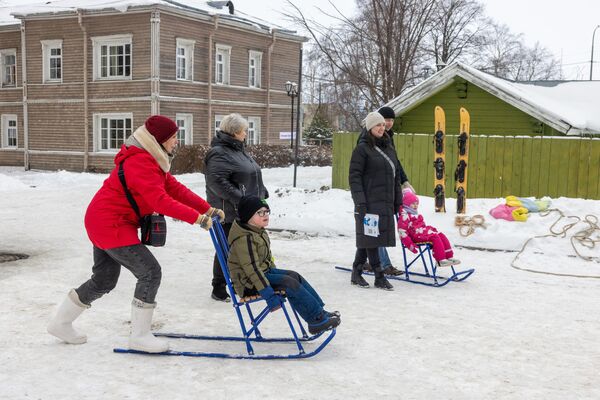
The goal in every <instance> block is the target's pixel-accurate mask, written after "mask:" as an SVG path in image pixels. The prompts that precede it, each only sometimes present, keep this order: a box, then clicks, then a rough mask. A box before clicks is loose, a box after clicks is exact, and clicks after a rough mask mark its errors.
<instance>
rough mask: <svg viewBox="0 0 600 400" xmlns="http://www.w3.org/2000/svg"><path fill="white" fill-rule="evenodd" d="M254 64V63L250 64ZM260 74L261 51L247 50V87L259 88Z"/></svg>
mask: <svg viewBox="0 0 600 400" xmlns="http://www.w3.org/2000/svg"><path fill="white" fill-rule="evenodd" d="M252 64H254V65H252ZM261 74H262V52H260V51H255V50H250V51H249V52H248V87H252V88H260V87H261V79H260V78H261Z"/></svg>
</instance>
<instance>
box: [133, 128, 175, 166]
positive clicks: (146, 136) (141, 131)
mask: <svg viewBox="0 0 600 400" xmlns="http://www.w3.org/2000/svg"><path fill="white" fill-rule="evenodd" d="M125 145H127V146H128V147H129V146H135V147H139V148H141V149H144V150H146V151H147V152H148V153H150V154H151V155H152V157H154V159H155V160H156V162H157V163H158V165H159V166H160V168H161V169H162V170H163V171H164V172H169V170H170V169H171V161H172V159H173V156H172V155H171V154H169V153H167V151H166V150H165V149H164V148H163V147H162V146H161V145H160V144H159V143H158V142H157V141H156V138H155V137H154V136H152V135H151V134H150V132H148V130H147V129H146V127H145V126H144V125H142V126H140V127H139V128H137V129H136V130H135V132H133V135H131V136H130V137H129V138H128V139H127V141H126V142H125Z"/></svg>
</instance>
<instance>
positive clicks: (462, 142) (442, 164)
mask: <svg viewBox="0 0 600 400" xmlns="http://www.w3.org/2000/svg"><path fill="white" fill-rule="evenodd" d="M470 127H471V117H470V115H469V112H468V111H467V110H466V109H465V108H462V107H461V109H460V134H459V135H458V164H457V165H456V170H455V172H454V179H455V181H456V183H455V188H454V191H455V192H456V212H457V213H458V214H464V213H465V212H466V210H467V165H468V159H469V132H470ZM445 139H446V114H445V113H444V109H443V108H442V107H440V106H436V107H435V134H434V138H433V142H434V146H433V147H434V148H433V151H434V155H433V167H434V177H433V178H434V181H433V194H434V198H435V211H436V212H446V140H445Z"/></svg>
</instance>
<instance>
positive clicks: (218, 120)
mask: <svg viewBox="0 0 600 400" xmlns="http://www.w3.org/2000/svg"><path fill="white" fill-rule="evenodd" d="M223 117H224V115H215V136H216V135H217V131H218V130H219V128H220V127H221V121H223Z"/></svg>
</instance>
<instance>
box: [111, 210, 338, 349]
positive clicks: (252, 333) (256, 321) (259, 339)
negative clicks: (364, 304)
mask: <svg viewBox="0 0 600 400" xmlns="http://www.w3.org/2000/svg"><path fill="white" fill-rule="evenodd" d="M210 237H211V239H212V241H213V244H214V246H215V250H216V252H217V257H218V259H219V264H220V265H221V269H222V271H223V275H224V276H225V282H226V283H227V289H228V290H229V294H230V296H231V300H232V303H233V308H234V310H235V312H236V315H237V317H238V320H239V322H240V328H241V330H242V336H204V335H189V334H185V333H155V334H154V335H155V336H162V337H168V338H174V339H191V340H216V341H226V342H244V343H245V344H246V352H247V354H243V353H240V354H229V353H208V352H195V351H177V350H169V351H167V352H164V353H147V352H144V351H138V350H130V349H124V348H116V349H114V350H113V351H114V352H115V353H132V354H145V355H157V356H185V357H212V358H230V359H253V360H277V359H297V358H309V357H312V356H314V355H317V354H319V353H320V352H321V350H323V349H324V348H325V346H327V344H329V342H330V341H331V339H333V337H334V336H335V329H332V330H331V331H328V332H322V333H319V334H318V335H312V336H309V335H308V333H307V332H306V330H305V329H304V326H303V324H302V322H301V321H300V317H299V316H298V313H297V312H296V310H294V308H293V307H292V306H291V304H290V308H291V310H292V314H293V315H294V317H295V320H296V323H297V326H298V328H299V330H300V335H299V334H298V332H297V330H296V329H297V328H296V327H295V326H294V323H293V322H292V318H291V316H290V312H289V311H288V309H287V307H286V305H285V303H286V298H285V293H278V294H277V295H278V296H280V297H281V309H282V311H283V314H284V315H285V319H286V321H287V324H288V326H289V328H290V332H291V337H283V338H265V337H263V335H262V333H261V331H260V329H259V325H260V324H261V322H263V321H264V320H265V319H266V318H267V316H269V314H270V312H269V308H268V307H267V306H265V307H264V308H262V311H260V313H258V315H256V316H254V314H253V313H252V309H251V307H250V305H251V304H253V303H257V302H261V301H264V300H263V299H262V298H261V297H260V296H255V297H252V298H245V299H238V297H237V296H236V294H235V291H234V289H233V285H232V283H231V277H230V275H229V267H228V266H227V255H228V254H229V245H228V243H227V238H226V237H225V232H224V231H223V227H222V226H221V224H220V223H219V220H218V219H217V218H213V226H212V228H211V229H210ZM244 308H245V309H246V313H247V315H248V319H249V320H250V326H251V327H250V328H248V327H247V326H246V322H245V321H244V316H243V313H242V309H244ZM324 334H327V336H326V337H325V339H324V340H323V341H322V342H321V344H320V345H319V346H318V347H317V348H315V349H314V350H312V351H309V352H307V351H306V350H304V346H302V343H305V342H311V341H313V340H315V339H317V338H319V337H321V336H323V335H324ZM279 342H282V343H295V344H296V347H297V352H296V353H292V354H256V353H255V352H254V348H253V347H252V343H279Z"/></svg>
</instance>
